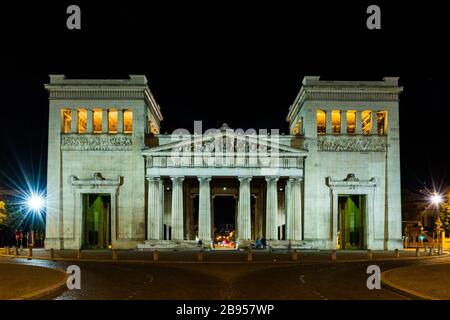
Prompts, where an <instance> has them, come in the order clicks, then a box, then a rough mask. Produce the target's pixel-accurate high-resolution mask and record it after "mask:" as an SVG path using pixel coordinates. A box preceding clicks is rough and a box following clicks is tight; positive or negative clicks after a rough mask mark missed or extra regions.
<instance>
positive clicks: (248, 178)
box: [238, 176, 253, 182]
mask: <svg viewBox="0 0 450 320" xmlns="http://www.w3.org/2000/svg"><path fill="white" fill-rule="evenodd" d="M252 178H253V176H238V180H239V182H247V181H248V182H250V181H251V180H252Z"/></svg>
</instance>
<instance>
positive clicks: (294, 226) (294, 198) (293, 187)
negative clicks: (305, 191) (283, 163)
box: [286, 177, 302, 240]
mask: <svg viewBox="0 0 450 320" xmlns="http://www.w3.org/2000/svg"><path fill="white" fill-rule="evenodd" d="M288 185H289V194H288V196H287V197H288V198H289V206H288V209H287V212H286V213H287V215H288V216H287V221H288V230H287V231H288V239H289V240H302V189H301V178H300V177H290V178H289V180H288ZM286 190H287V189H286Z"/></svg>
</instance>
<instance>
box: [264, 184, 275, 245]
mask: <svg viewBox="0 0 450 320" xmlns="http://www.w3.org/2000/svg"><path fill="white" fill-rule="evenodd" d="M266 181H267V197H266V201H267V204H266V239H267V240H277V239H278V228H277V213H278V194H277V181H278V177H268V178H266Z"/></svg>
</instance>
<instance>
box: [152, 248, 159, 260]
mask: <svg viewBox="0 0 450 320" xmlns="http://www.w3.org/2000/svg"><path fill="white" fill-rule="evenodd" d="M158 260H159V253H158V250H154V251H153V261H158Z"/></svg>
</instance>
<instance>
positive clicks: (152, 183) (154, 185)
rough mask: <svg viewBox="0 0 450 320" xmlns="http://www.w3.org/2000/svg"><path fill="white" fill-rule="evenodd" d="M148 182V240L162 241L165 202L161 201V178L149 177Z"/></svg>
mask: <svg viewBox="0 0 450 320" xmlns="http://www.w3.org/2000/svg"><path fill="white" fill-rule="evenodd" d="M147 180H148V204H147V239H148V240H161V239H162V238H163V236H164V233H163V212H162V208H163V206H164V202H162V201H161V192H162V191H163V189H162V188H161V186H162V180H161V178H160V177H153V176H152V177H147Z"/></svg>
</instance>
